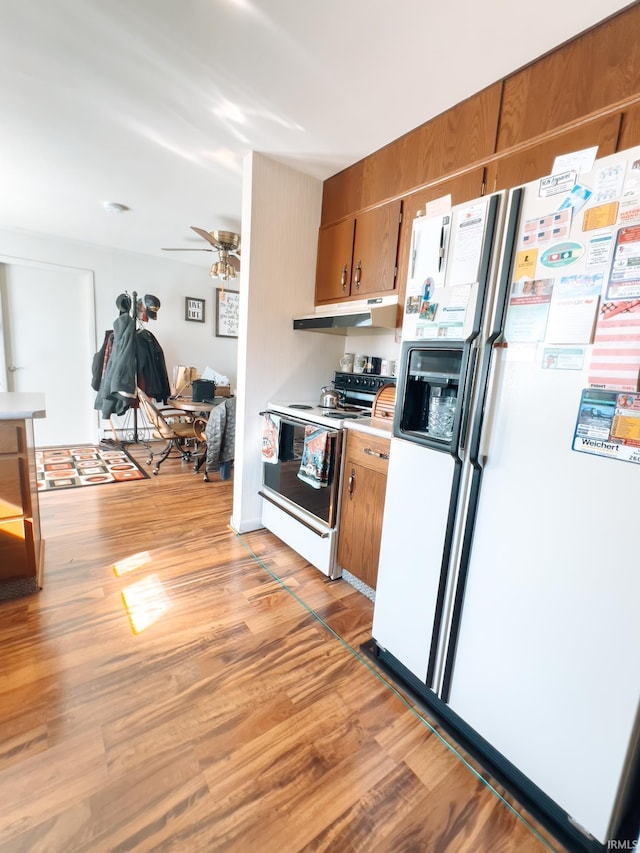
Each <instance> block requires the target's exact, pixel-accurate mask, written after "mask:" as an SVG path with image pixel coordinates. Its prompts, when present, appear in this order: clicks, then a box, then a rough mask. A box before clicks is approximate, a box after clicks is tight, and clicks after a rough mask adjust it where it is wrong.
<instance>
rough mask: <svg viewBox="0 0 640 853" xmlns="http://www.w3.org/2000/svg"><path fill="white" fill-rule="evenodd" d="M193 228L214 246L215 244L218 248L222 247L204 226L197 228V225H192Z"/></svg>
mask: <svg viewBox="0 0 640 853" xmlns="http://www.w3.org/2000/svg"><path fill="white" fill-rule="evenodd" d="M191 230H192V231H195V232H196V234H199V235H200V236H201V237H202V238H203V239H204V240H206V241H207V243H211V245H212V246H215V247H216V249H219V248H220V245H219V244H218V241H217V240H214V238H213V237H212V236H211V234H209V232H208V231H205V230H204V228H196V226H195V225H192V226H191Z"/></svg>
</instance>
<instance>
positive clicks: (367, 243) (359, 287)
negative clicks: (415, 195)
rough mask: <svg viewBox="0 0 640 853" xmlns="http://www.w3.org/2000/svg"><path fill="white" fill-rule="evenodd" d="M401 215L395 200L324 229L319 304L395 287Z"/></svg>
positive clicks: (320, 247) (320, 242)
mask: <svg viewBox="0 0 640 853" xmlns="http://www.w3.org/2000/svg"><path fill="white" fill-rule="evenodd" d="M400 215H401V203H400V201H394V202H390V203H389V204H384V205H381V206H380V207H375V208H373V209H372V210H367V211H364V212H363V213H359V214H358V215H357V216H356V217H353V218H352V219H348V220H344V221H343V222H338V223H336V224H334V225H329V226H327V227H325V228H321V229H320V232H319V236H318V263H317V268H316V296H315V302H316V305H321V304H323V303H326V302H336V301H339V300H342V299H359V298H364V297H367V296H370V295H371V294H374V293H385V292H389V291H392V290H393V289H394V288H395V283H396V272H397V268H396V262H397V255H398V236H399V233H400Z"/></svg>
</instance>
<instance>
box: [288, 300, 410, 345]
mask: <svg viewBox="0 0 640 853" xmlns="http://www.w3.org/2000/svg"><path fill="white" fill-rule="evenodd" d="M397 309H398V295H397V294H393V295H391V296H378V297H375V298H371V299H361V300H358V301H354V302H336V303H333V304H332V305H320V306H318V308H317V309H316V311H315V313H313V314H305V315H303V316H302V317H294V319H293V328H294V329H303V330H305V331H307V332H325V333H326V334H330V335H347V334H349V335H352V334H358V333H359V332H360V333H361V334H367V335H370V334H374V333H376V332H390V331H392V330H394V329H395V328H396V325H397Z"/></svg>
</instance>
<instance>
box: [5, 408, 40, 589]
mask: <svg viewBox="0 0 640 853" xmlns="http://www.w3.org/2000/svg"><path fill="white" fill-rule="evenodd" d="M42 566H43V543H42V537H41V534H40V513H39V508H38V494H37V486H36V480H35V454H34V449H33V424H32V422H31V420H22V419H15V420H0V584H1V583H3V582H6V581H20V580H32V581H33V586H34V589H35V588H36V585H37V586H41V579H42Z"/></svg>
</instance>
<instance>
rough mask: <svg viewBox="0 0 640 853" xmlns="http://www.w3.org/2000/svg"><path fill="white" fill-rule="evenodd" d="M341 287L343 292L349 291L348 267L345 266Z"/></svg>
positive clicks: (341, 277)
mask: <svg viewBox="0 0 640 853" xmlns="http://www.w3.org/2000/svg"><path fill="white" fill-rule="evenodd" d="M340 285H341V286H342V292H343V293H344V291H345V290H346V289H347V265H346V264H345V265H344V267H343V270H342V275H341V276H340Z"/></svg>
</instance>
